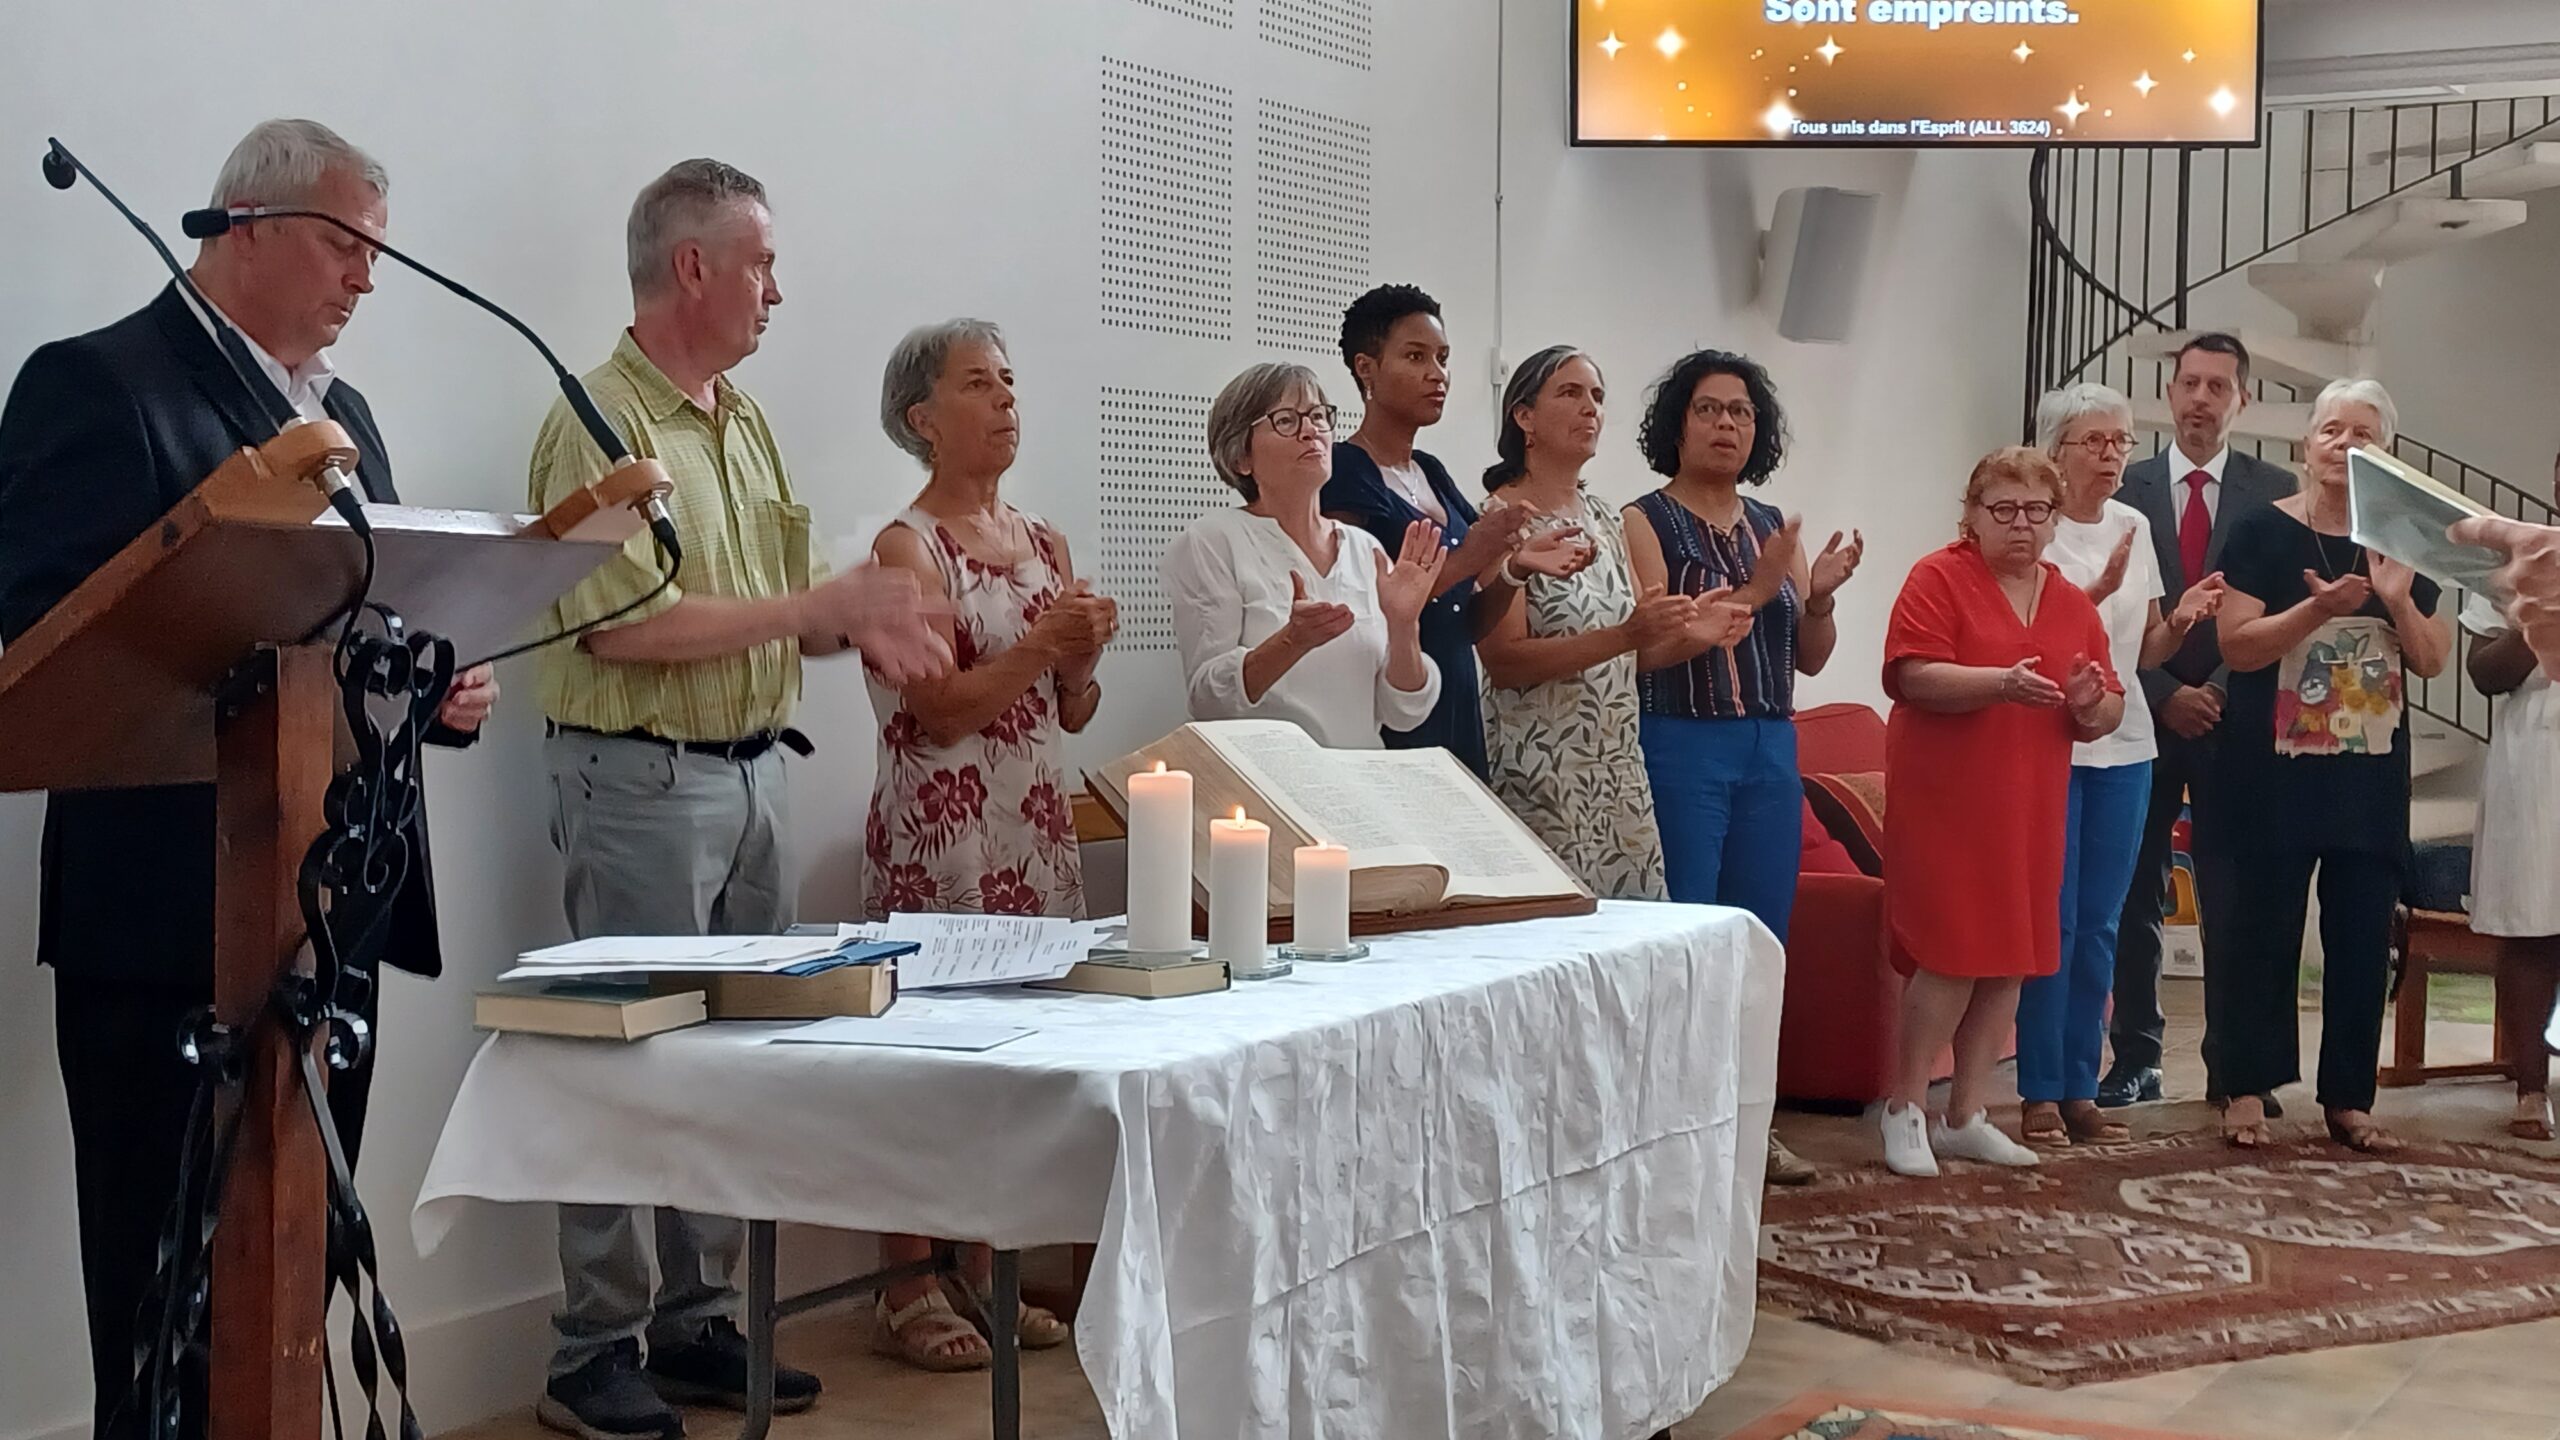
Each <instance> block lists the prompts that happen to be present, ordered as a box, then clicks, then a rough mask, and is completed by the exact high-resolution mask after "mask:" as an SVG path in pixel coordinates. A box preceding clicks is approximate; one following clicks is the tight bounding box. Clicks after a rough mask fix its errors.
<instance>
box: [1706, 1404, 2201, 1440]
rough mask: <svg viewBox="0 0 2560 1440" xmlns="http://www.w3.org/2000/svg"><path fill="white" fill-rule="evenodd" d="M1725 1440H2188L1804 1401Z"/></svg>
mask: <svg viewBox="0 0 2560 1440" xmlns="http://www.w3.org/2000/svg"><path fill="white" fill-rule="evenodd" d="M1726 1440H2188V1437H2183V1436H2176V1435H2170V1434H2168V1433H2167V1432H2165V1431H2159V1430H2127V1429H2124V1428H2123V1427H2121V1426H2115V1425H2098V1426H2089V1425H2083V1424H2081V1423H2080V1422H2079V1421H2077V1420H2052V1419H2038V1418H2035V1417H2033V1416H2027V1415H1998V1414H1993V1413H1990V1412H1987V1411H1980V1410H1948V1409H1946V1408H1944V1407H1942V1406H1935V1405H1895V1404H1877V1403H1874V1402H1870V1401H1865V1400H1851V1399H1845V1398H1843V1397H1840V1396H1837V1395H1803V1396H1798V1397H1797V1398H1796V1399H1795V1400H1793V1401H1791V1402H1789V1403H1788V1404H1787V1405H1785V1406H1783V1407H1781V1408H1780V1409H1778V1410H1777V1411H1776V1412H1775V1413H1772V1414H1770V1415H1767V1416H1764V1417H1762V1418H1761V1419H1760V1420H1758V1421H1756V1422H1754V1423H1752V1424H1750V1425H1747V1426H1745V1427H1743V1428H1742V1429H1740V1430H1737V1431H1735V1432H1734V1433H1733V1434H1732V1435H1730V1436H1728V1437H1726Z"/></svg>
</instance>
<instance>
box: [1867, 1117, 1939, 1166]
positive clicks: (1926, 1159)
mask: <svg viewBox="0 0 2560 1440" xmlns="http://www.w3.org/2000/svg"><path fill="white" fill-rule="evenodd" d="M1876 1120H1877V1123H1878V1125H1879V1126H1880V1127H1881V1128H1882V1129H1883V1130H1884V1164H1885V1168H1886V1169H1888V1170H1891V1171H1892V1172H1893V1173H1894V1174H1896V1175H1908V1176H1911V1177H1913V1178H1915V1179H1920V1180H1934V1179H1936V1178H1937V1176H1938V1157H1937V1156H1935V1155H1932V1154H1930V1153H1929V1112H1927V1111H1926V1110H1923V1109H1921V1108H1920V1107H1919V1106H1917V1105H1909V1106H1904V1107H1901V1108H1899V1109H1897V1108H1896V1107H1895V1106H1894V1103H1893V1102H1892V1101H1890V1100H1888V1101H1886V1102H1885V1103H1884V1104H1883V1105H1882V1106H1880V1107H1878V1108H1877V1111H1876Z"/></svg>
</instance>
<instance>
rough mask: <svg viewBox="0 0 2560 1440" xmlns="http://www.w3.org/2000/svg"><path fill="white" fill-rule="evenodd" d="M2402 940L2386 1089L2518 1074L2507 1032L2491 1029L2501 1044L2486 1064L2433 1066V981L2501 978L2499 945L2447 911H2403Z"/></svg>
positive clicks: (2384, 1071) (2399, 941)
mask: <svg viewBox="0 0 2560 1440" xmlns="http://www.w3.org/2000/svg"><path fill="white" fill-rule="evenodd" d="M2397 928H2398V930H2399V934H2398V935H2397V936H2396V937H2395V939H2396V942H2397V943H2396V946H2395V948H2396V949H2397V950H2398V951H2399V954H2400V984H2399V987H2398V990H2397V991H2396V999H2397V1002H2398V1004H2397V1013H2396V1014H2394V1016H2393V1017H2392V1032H2391V1063H2390V1064H2388V1065H2385V1066H2383V1067H2382V1083H2383V1085H2384V1086H2385V1087H2386V1088H2389V1089H2402V1088H2405V1087H2408V1086H2411V1085H2424V1084H2426V1083H2427V1082H2428V1081H2430V1080H2480V1079H2489V1078H2504V1077H2508V1076H2512V1075H2513V1074H2514V1073H2515V1070H2514V1066H2513V1065H2512V1063H2510V1061H2509V1058H2508V1055H2507V1038H2506V1034H2505V1031H2504V1028H2503V1027H2501V1026H2498V1025H2496V1024H2494V1023H2493V1024H2492V1025H2491V1026H2490V1033H2491V1035H2493V1036H2494V1037H2495V1038H2494V1039H2493V1040H2491V1042H2490V1046H2491V1048H2490V1051H2489V1054H2490V1058H2489V1060H2488V1061H2487V1062H2486V1063H2480V1062H2472V1063H2468V1064H2460V1065H2429V1064H2428V1063H2427V980H2428V977H2430V976H2433V975H2489V976H2495V975H2497V973H2498V953H2499V944H2498V941H2497V940H2496V939H2495V938H2494V937H2491V936H2487V935H2481V934H2477V933H2475V932H2474V931H2473V930H2472V928H2471V919H2470V917H2469V916H2467V915H2457V914H2453V913H2451V912H2449V911H2442V910H2412V909H2409V908H2408V907H2406V906H2403V907H2401V910H2400V913H2399V918H2398V922H2397Z"/></svg>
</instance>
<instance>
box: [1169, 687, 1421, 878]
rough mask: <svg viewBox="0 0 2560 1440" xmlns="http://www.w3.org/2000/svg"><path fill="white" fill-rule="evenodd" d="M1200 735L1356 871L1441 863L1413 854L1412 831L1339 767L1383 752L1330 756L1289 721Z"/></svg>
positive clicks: (1221, 728)
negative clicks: (1340, 853) (1347, 854)
mask: <svg viewBox="0 0 2560 1440" xmlns="http://www.w3.org/2000/svg"><path fill="white" fill-rule="evenodd" d="M1202 734H1203V737H1204V738H1205V739H1207V740H1208V741H1209V743H1210V744H1212V745H1214V746H1216V747H1217V749H1218V753H1219V754H1220V755H1222V756H1224V757H1225V758H1226V760H1227V763H1229V764H1231V765H1233V766H1234V767H1235V768H1236V771H1237V772H1238V773H1239V774H1241V775H1242V776H1243V777H1244V778H1245V781H1246V783H1248V784H1250V785H1252V786H1253V788H1254V789H1256V790H1258V791H1261V792H1262V793H1263V794H1265V795H1268V796H1271V797H1274V798H1275V799H1277V800H1280V801H1281V802H1282V803H1284V804H1285V805H1286V806H1287V808H1288V809H1289V810H1291V811H1292V812H1294V813H1295V814H1296V815H1297V816H1298V817H1300V818H1301V819H1302V821H1303V824H1304V828H1305V829H1306V831H1307V833H1308V834H1309V835H1311V836H1313V837H1315V838H1317V839H1320V840H1323V841H1326V842H1328V843H1330V844H1334V845H1339V846H1341V847H1342V848H1344V849H1346V850H1348V851H1350V852H1351V865H1352V868H1353V869H1355V870H1356V869H1365V868H1368V867H1371V866H1376V865H1412V864H1426V865H1427V864H1430V863H1432V862H1433V860H1434V859H1435V858H1437V857H1435V856H1434V855H1433V854H1431V853H1430V852H1429V851H1428V850H1427V849H1425V850H1423V851H1421V852H1420V853H1416V851H1415V849H1414V848H1413V847H1414V846H1415V844H1416V841H1417V839H1418V838H1419V837H1418V836H1417V835H1416V833H1415V831H1414V829H1413V827H1412V826H1411V825H1409V824H1408V823H1406V822H1405V820H1404V818H1403V817H1401V816H1399V815H1398V814H1397V813H1396V811H1395V808H1394V806H1393V805H1390V804H1387V803H1383V801H1382V799H1381V797H1379V796H1376V795H1374V794H1372V793H1371V791H1370V784H1369V782H1368V781H1367V780H1365V779H1363V778H1361V777H1360V776H1359V775H1358V774H1357V773H1355V771H1354V770H1353V769H1352V768H1351V767H1350V766H1347V765H1344V764H1342V763H1341V762H1343V761H1346V760H1352V759H1355V758H1358V757H1360V756H1363V755H1368V754H1383V753H1385V752H1383V751H1374V752H1373V751H1352V750H1327V749H1325V748H1324V747H1323V746H1321V745H1318V744H1317V743H1316V742H1315V741H1314V740H1313V739H1311V738H1309V736H1308V735H1307V732H1306V731H1304V730H1301V729H1299V728H1298V727H1297V726H1295V725H1292V724H1290V723H1289V722H1287V721H1285V720H1281V721H1248V722H1231V723H1228V724H1222V725H1219V726H1217V727H1216V728H1215V729H1214V730H1206V731H1203V732H1202ZM1382 852H1384V853H1382Z"/></svg>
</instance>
